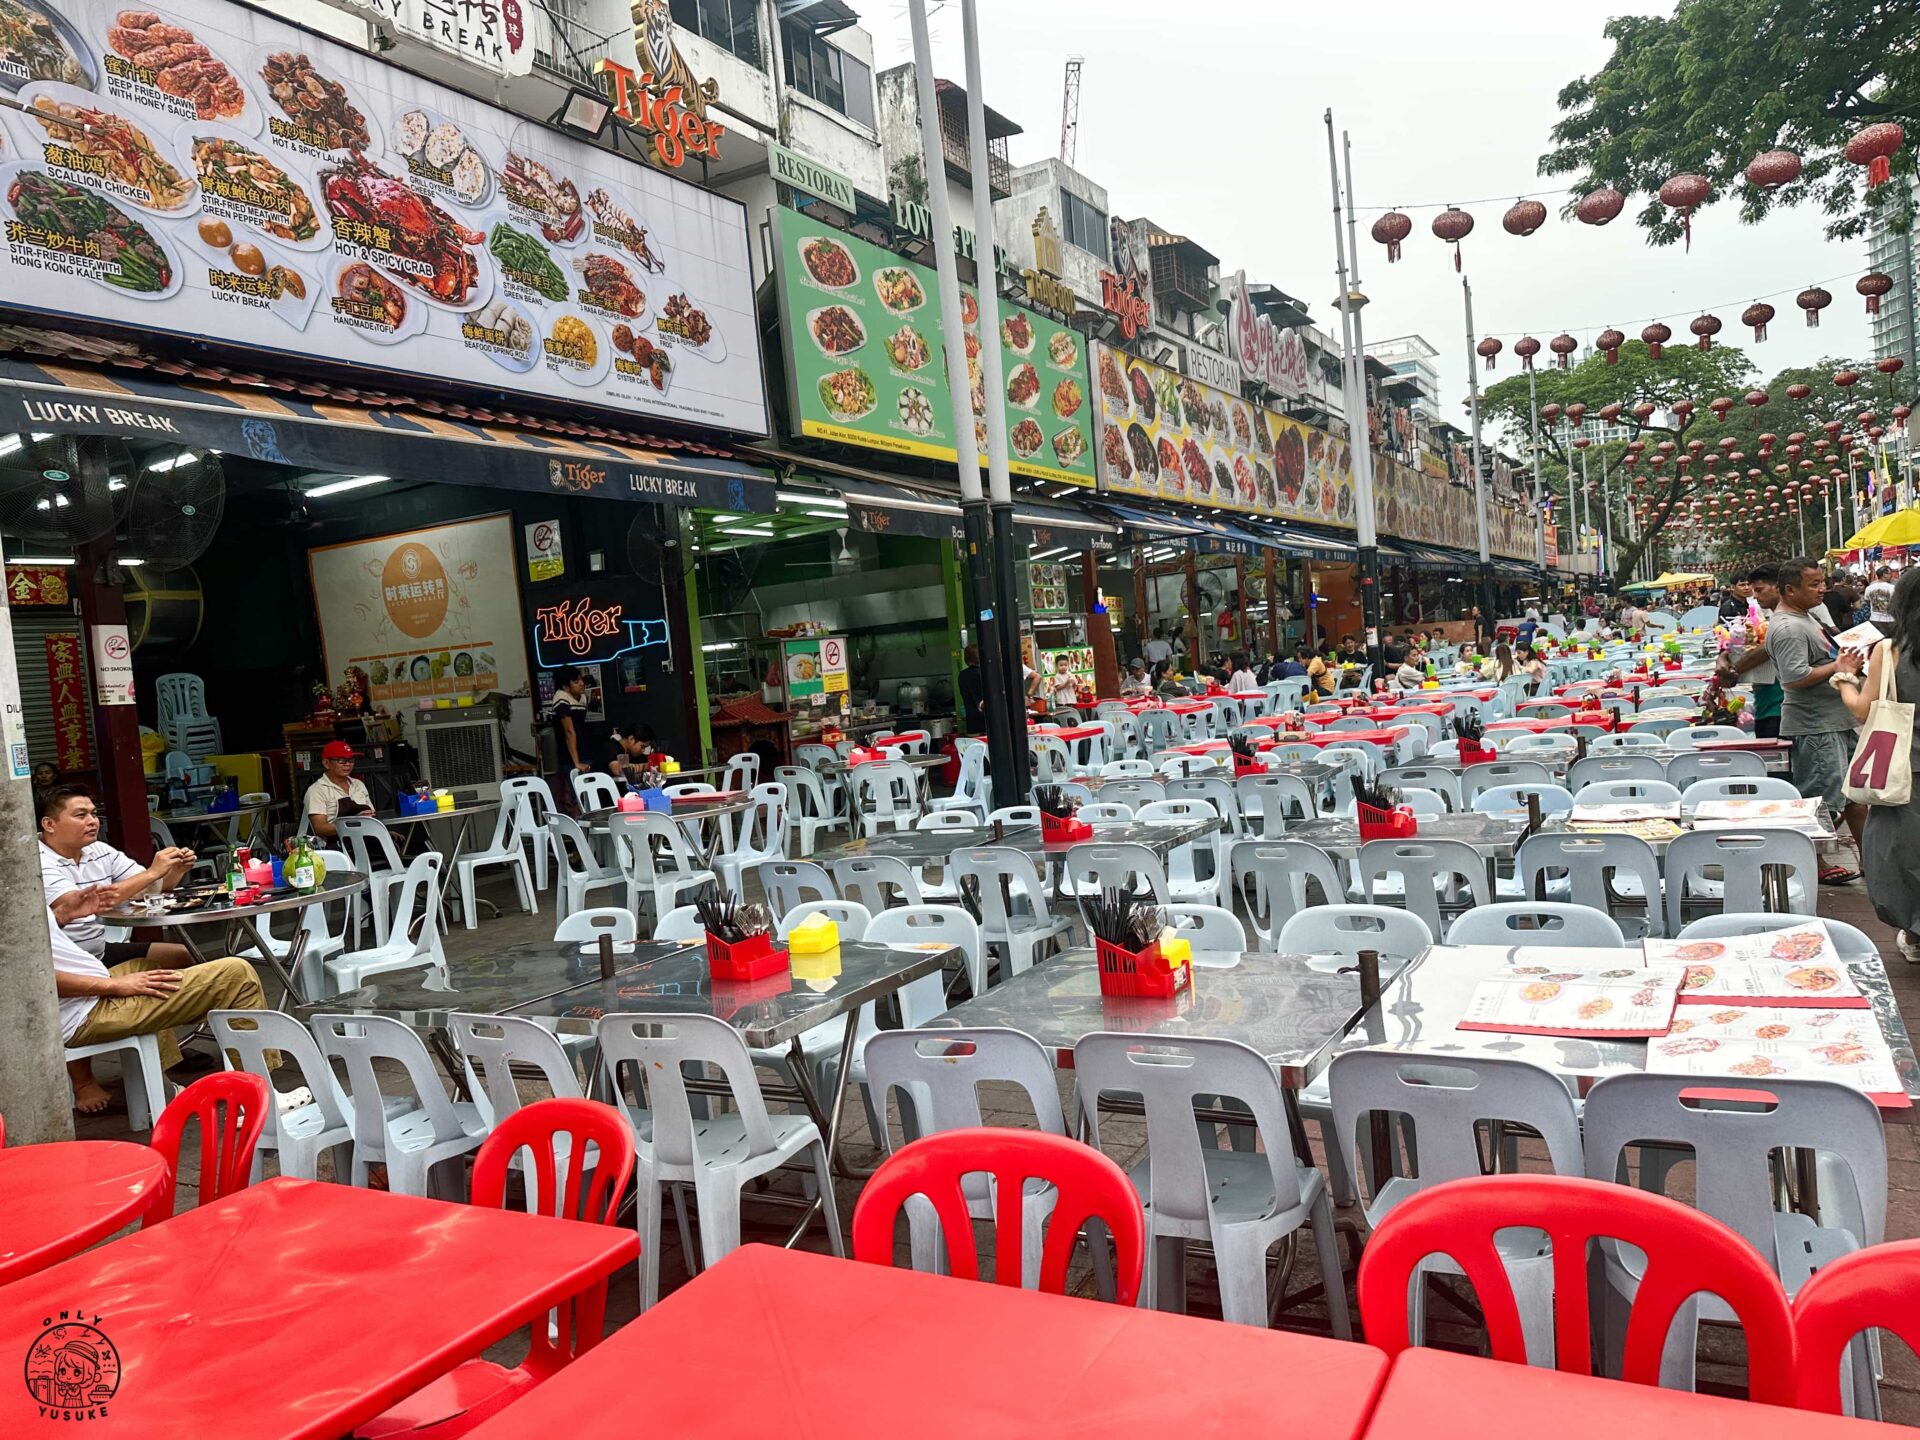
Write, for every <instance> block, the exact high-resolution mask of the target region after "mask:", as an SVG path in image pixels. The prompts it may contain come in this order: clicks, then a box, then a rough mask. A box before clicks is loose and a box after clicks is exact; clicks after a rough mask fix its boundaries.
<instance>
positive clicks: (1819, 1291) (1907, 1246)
mask: <svg viewBox="0 0 1920 1440" xmlns="http://www.w3.org/2000/svg"><path fill="white" fill-rule="evenodd" d="M1793 1330H1794V1338H1795V1339H1796V1341H1797V1342H1798V1344H1799V1346H1800V1366H1799V1377H1800V1387H1799V1394H1798V1396H1797V1398H1796V1399H1795V1402H1794V1403H1795V1404H1797V1405H1798V1406H1799V1407H1800V1408H1801V1409H1802V1410H1822V1411H1825V1412H1826V1413H1827V1414H1829V1415H1839V1414H1842V1413H1844V1411H1843V1409H1842V1406H1841V1396H1840V1362H1841V1357H1842V1356H1843V1355H1845V1353H1846V1349H1847V1346H1848V1345H1849V1344H1850V1343H1851V1342H1852V1340H1853V1338H1854V1336H1856V1335H1858V1334H1859V1333H1860V1332H1861V1331H1862V1330H1891V1331H1893V1333H1894V1334H1896V1335H1898V1336H1899V1337H1900V1338H1901V1339H1902V1340H1904V1341H1906V1342H1907V1344H1908V1345H1909V1346H1910V1347H1912V1348H1913V1349H1916V1350H1920V1240H1896V1241H1892V1242H1890V1243H1888V1244H1885V1245H1870V1246H1868V1247H1867V1248H1866V1249H1864V1250H1856V1251H1854V1252H1853V1253H1852V1254H1851V1255H1842V1256H1841V1257H1840V1258H1839V1259H1838V1260H1833V1261H1830V1262H1829V1263H1827V1264H1825V1265H1823V1266H1821V1267H1820V1269H1819V1270H1818V1271H1817V1272H1815V1274H1814V1276H1813V1278H1812V1279H1811V1280H1809V1281H1807V1283H1806V1284H1805V1285H1802V1286H1801V1287H1800V1294H1799V1295H1798V1296H1797V1297H1795V1299H1794V1302H1793Z"/></svg>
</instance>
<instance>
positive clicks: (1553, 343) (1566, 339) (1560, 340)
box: [1547, 331, 1580, 370]
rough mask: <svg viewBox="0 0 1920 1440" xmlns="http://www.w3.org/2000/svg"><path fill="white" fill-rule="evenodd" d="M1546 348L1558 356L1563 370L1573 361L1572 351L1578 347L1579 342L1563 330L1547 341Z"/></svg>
mask: <svg viewBox="0 0 1920 1440" xmlns="http://www.w3.org/2000/svg"><path fill="white" fill-rule="evenodd" d="M1547 348H1548V349H1549V350H1551V351H1553V353H1554V354H1555V355H1557V356H1558V357H1559V360H1560V368H1561V369H1562V370H1565V369H1566V368H1567V367H1568V366H1569V365H1571V364H1572V363H1573V361H1572V358H1571V357H1572V355H1573V352H1574V351H1576V350H1578V349H1579V348H1580V342H1579V341H1578V340H1576V339H1574V338H1573V337H1572V336H1571V335H1568V334H1567V333H1565V332H1564V331H1562V332H1561V333H1560V334H1558V335H1556V336H1554V337H1553V339H1551V340H1549V341H1548V342H1547Z"/></svg>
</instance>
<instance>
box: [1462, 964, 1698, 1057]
mask: <svg viewBox="0 0 1920 1440" xmlns="http://www.w3.org/2000/svg"><path fill="white" fill-rule="evenodd" d="M1679 986H1680V973H1679V972H1678V971H1669V972H1661V971H1655V970H1648V969H1646V968H1644V967H1639V966H1628V965H1621V966H1620V967H1618V968H1615V969H1610V970H1595V969H1586V970H1555V969H1552V968H1551V967H1549V966H1546V965H1516V966H1514V967H1513V968H1512V969H1511V970H1509V971H1508V972H1507V973H1506V974H1504V975H1497V976H1488V977H1487V978H1486V979H1483V980H1482V981H1480V983H1479V984H1477V985H1475V986H1474V988H1473V998H1472V999H1471V1000H1469V1001H1468V1002H1467V1008H1466V1013H1465V1014H1464V1015H1463V1016H1462V1017H1461V1019H1460V1020H1459V1022H1458V1023H1457V1026H1456V1028H1457V1029H1461V1030H1499V1031H1503V1032H1505V1033H1507V1034H1511V1035H1565V1036H1573V1037H1579V1036H1603V1037H1607V1038H1611V1039H1616V1040H1626V1039H1636V1038H1640V1039H1644V1038H1649V1037H1652V1036H1655V1035H1664V1034H1666V1033H1667V1027H1668V1026H1669V1025H1670V1024H1671V1023H1672V1021H1673V1009H1674V1002H1675V999H1676V997H1677V996H1678V993H1679Z"/></svg>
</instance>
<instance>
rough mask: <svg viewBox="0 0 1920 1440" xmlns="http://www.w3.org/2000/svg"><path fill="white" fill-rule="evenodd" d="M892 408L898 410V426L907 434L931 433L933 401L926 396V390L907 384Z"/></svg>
mask: <svg viewBox="0 0 1920 1440" xmlns="http://www.w3.org/2000/svg"><path fill="white" fill-rule="evenodd" d="M894 408H895V409H896V410H897V411H898V412H899V416H900V428H901V429H902V430H905V431H906V432H907V433H908V434H910V435H931V434H932V433H933V402H932V401H931V400H929V399H928V398H927V392H926V391H924V390H922V389H920V388H919V387H918V386H915V385H909V386H907V387H906V388H905V389H903V390H902V391H901V392H900V399H899V401H898V403H897V404H896V406H895V407H894Z"/></svg>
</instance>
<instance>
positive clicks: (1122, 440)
mask: <svg viewBox="0 0 1920 1440" xmlns="http://www.w3.org/2000/svg"><path fill="white" fill-rule="evenodd" d="M1100 459H1101V463H1103V464H1104V465H1105V466H1106V467H1107V478H1108V479H1110V480H1123V481H1124V480H1131V479H1132V478H1133V465H1132V464H1131V462H1129V461H1128V459H1127V441H1126V437H1125V436H1123V435H1122V434H1121V433H1120V427H1119V426H1118V425H1111V424H1109V425H1103V426H1102V427H1101V429H1100Z"/></svg>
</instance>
